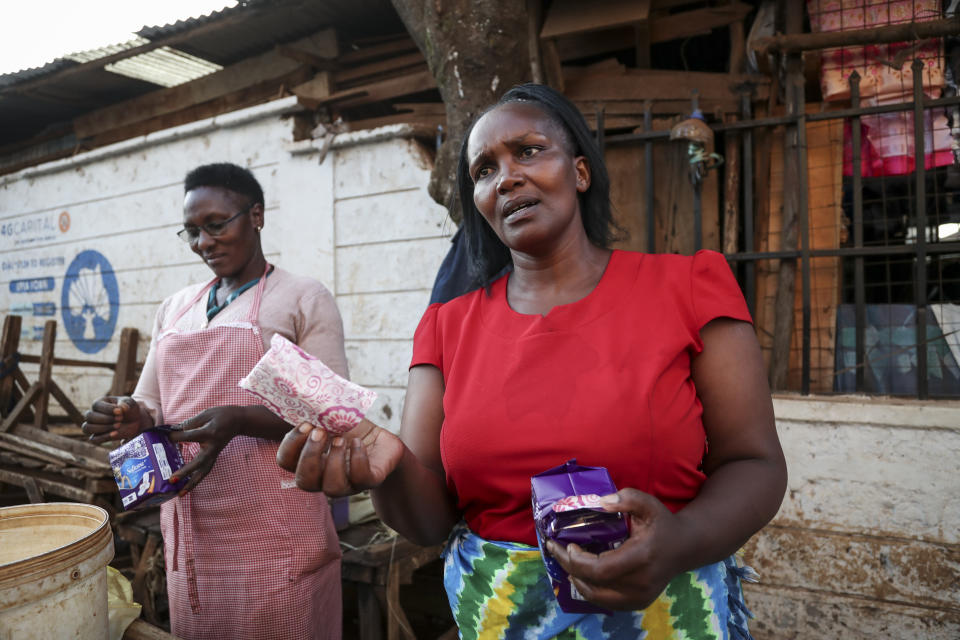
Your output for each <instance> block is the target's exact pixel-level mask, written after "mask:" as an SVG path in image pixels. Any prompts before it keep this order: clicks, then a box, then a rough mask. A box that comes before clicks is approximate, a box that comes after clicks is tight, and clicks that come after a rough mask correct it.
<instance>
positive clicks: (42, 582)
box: [0, 502, 113, 640]
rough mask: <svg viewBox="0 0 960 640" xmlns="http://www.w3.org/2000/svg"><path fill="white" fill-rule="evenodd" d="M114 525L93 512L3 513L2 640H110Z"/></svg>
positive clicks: (65, 506)
mask: <svg viewBox="0 0 960 640" xmlns="http://www.w3.org/2000/svg"><path fill="white" fill-rule="evenodd" d="M112 559H113V531H112V530H111V529H110V518H109V516H108V515H107V512H106V511H104V510H103V509H101V508H100V507H95V506H93V505H89V504H77V503H68V502H51V503H43V504H27V505H19V506H15V507H3V508H0V640H21V639H24V638H27V639H30V640H47V639H49V640H54V639H57V640H59V639H61V638H63V639H66V638H83V639H86V638H97V639H100V638H107V637H108V636H109V626H108V619H107V572H106V566H107V565H108V564H109V563H110V561H111V560H112Z"/></svg>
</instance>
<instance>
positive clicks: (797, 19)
mask: <svg viewBox="0 0 960 640" xmlns="http://www.w3.org/2000/svg"><path fill="white" fill-rule="evenodd" d="M783 4H784V5H785V9H786V31H787V33H799V32H800V31H801V29H802V28H803V4H802V3H797V2H786V3H783ZM786 67H787V77H786V83H785V87H784V88H785V89H786V107H787V115H797V114H800V113H803V112H804V108H805V107H804V104H803V84H804V78H803V58H802V56H801V55H800V54H799V53H790V54H787V64H786ZM798 136H799V131H798V127H797V126H795V125H790V126H788V127H787V131H786V135H785V136H784V138H783V175H784V181H783V222H782V224H783V226H782V236H781V243H780V248H781V250H784V251H787V250H791V249H796V248H797V238H798V229H797V224H798V220H799V218H800V203H801V199H802V198H801V194H800V188H801V185H802V182H801V181H800V180H793V179H790V180H788V179H787V176H796V175H798V173H799V172H800V171H806V170H807V168H806V167H801V166H800V163H799V159H800V153H799V148H798V145H799V139H798ZM796 277H797V261H796V259H794V258H783V259H781V260H780V270H779V273H778V274H777V294H776V301H775V303H774V324H773V346H772V350H771V354H770V372H769V380H770V388H771V389H773V390H782V389H785V388H786V386H787V372H788V371H789V368H790V339H791V337H792V334H793V306H794V295H795V288H796Z"/></svg>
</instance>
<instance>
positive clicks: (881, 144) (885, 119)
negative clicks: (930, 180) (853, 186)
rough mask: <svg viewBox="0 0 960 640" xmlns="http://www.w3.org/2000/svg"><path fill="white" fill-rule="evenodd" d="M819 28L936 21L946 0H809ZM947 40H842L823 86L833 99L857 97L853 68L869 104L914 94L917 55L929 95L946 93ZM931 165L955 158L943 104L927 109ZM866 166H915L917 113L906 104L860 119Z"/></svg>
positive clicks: (832, 52)
mask: <svg viewBox="0 0 960 640" xmlns="http://www.w3.org/2000/svg"><path fill="white" fill-rule="evenodd" d="M807 12H808V14H809V15H810V28H811V31H813V32H829V31H848V30H854V29H868V28H870V27H879V26H885V25H892V24H904V23H910V22H925V21H928V20H936V19H938V18H940V17H941V15H940V1H939V0H807ZM942 49H943V43H942V40H941V39H940V38H932V39H929V40H922V41H919V42H916V43H913V42H895V43H890V44H880V45H866V46H855V47H838V48H834V49H827V50H825V51H823V53H822V55H821V66H820V85H821V89H822V92H823V100H824V101H826V102H834V101H841V102H843V101H847V100H849V99H850V85H849V79H850V74H852V73H853V72H854V71H856V72H857V73H858V74H860V96H861V105H862V106H872V105H884V104H894V103H899V102H910V101H912V100H913V69H912V68H911V65H912V64H913V61H914V59H915V58H919V59H920V60H922V61H923V64H924V66H923V70H922V72H921V74H922V75H921V82H922V86H923V92H924V94H925V95H926V96H927V97H928V98H939V97H940V94H941V91H942V89H943V86H944V75H943V52H942ZM924 120H925V121H924V149H925V157H924V166H925V167H926V168H928V169H930V168H933V167H939V166H943V165H948V164H950V163H952V162H953V153H952V152H951V150H950V143H951V138H950V130H949V128H948V127H947V120H946V117H945V116H944V114H943V110H942V109H938V110H926V112H925V114H924ZM860 121H861V127H862V129H861V134H862V140H863V147H862V148H861V154H862V159H861V167H862V175H863V176H864V177H871V176H885V175H887V176H892V175H904V174H907V173H911V172H913V169H914V164H915V163H914V158H915V153H914V136H913V113H912V112H911V111H900V112H894V113H884V114H877V115H869V116H863V117H862V118H861V120H860ZM849 129H850V127H849V125H847V127H846V131H845V134H844V147H845V148H844V152H845V153H844V163H843V174H844V175H846V176H849V175H852V174H853V168H852V164H851V162H850V160H849V157H850V153H851V151H852V147H851V137H850V131H849Z"/></svg>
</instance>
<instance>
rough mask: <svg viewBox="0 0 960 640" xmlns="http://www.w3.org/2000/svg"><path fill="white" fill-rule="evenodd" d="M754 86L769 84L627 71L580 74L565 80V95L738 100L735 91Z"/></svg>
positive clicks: (742, 77)
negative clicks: (693, 93) (696, 94)
mask: <svg viewBox="0 0 960 640" xmlns="http://www.w3.org/2000/svg"><path fill="white" fill-rule="evenodd" d="M747 83H755V84H756V85H757V86H758V88H760V87H764V86H766V85H767V84H768V83H769V79H768V78H766V77H765V76H751V75H746V74H729V73H705V72H696V71H663V70H654V69H630V70H628V71H627V73H624V74H617V75H599V74H596V75H593V74H591V75H582V76H577V77H572V78H567V79H566V82H565V84H566V90H565V91H564V93H565V95H566V96H567V97H568V98H570V99H571V100H593V101H597V102H600V101H605V100H633V101H643V100H683V99H689V98H690V92H691V90H692V89H697V91H698V92H699V94H700V96H701V97H702V98H706V99H718V98H720V99H729V98H735V99H739V93H738V91H737V88H738V87H739V86H740V85H743V84H747Z"/></svg>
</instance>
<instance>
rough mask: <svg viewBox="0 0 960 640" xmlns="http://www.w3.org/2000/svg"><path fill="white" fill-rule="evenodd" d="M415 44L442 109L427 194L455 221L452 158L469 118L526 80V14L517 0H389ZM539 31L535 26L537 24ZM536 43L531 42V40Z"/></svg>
mask: <svg viewBox="0 0 960 640" xmlns="http://www.w3.org/2000/svg"><path fill="white" fill-rule="evenodd" d="M392 2H393V6H394V8H395V9H396V10H397V13H398V14H399V15H400V19H401V20H403V23H404V25H405V26H406V28H407V31H408V32H409V33H410V36H411V37H412V38H413V40H414V41H415V42H416V43H417V46H418V47H420V51H422V52H423V55H424V57H425V58H426V59H427V65H428V66H429V67H430V72H431V73H433V76H434V78H435V79H436V81H437V87H438V89H439V90H440V97H441V98H442V99H443V103H444V105H445V107H446V115H447V130H446V131H445V132H444V142H443V145H442V146H441V147H440V150H439V152H438V153H437V160H436V163H435V164H434V167H433V173H432V175H431V176H430V185H429V193H430V196H431V197H432V198H433V199H434V200H436V201H437V202H438V203H439V204H441V205H443V206H445V207H447V208H448V209H449V211H450V217H451V218H453V220H454V221H455V222H457V223H459V222H460V209H459V203H457V202H455V199H454V198H452V197H451V196H455V195H456V170H457V157H458V155H459V152H460V143H461V138H462V137H463V133H464V131H465V130H466V128H467V126H469V124H470V122H471V120H473V118H474V117H476V115H477V114H478V113H480V112H481V111H482V110H483V109H484V108H485V107H487V106H489V105H490V104H491V103H493V102H495V101H496V100H497V98H499V97H500V96H501V95H502V94H503V92H504V91H506V90H507V89H509V88H510V87H512V86H514V85H516V84H520V83H523V82H528V81H529V80H530V78H531V62H530V60H531V55H530V49H531V42H530V37H529V30H530V24H529V14H528V12H527V10H526V7H527V4H528V3H525V2H518V1H517V0H484V1H483V2H477V1H476V0H392ZM537 31H539V25H537ZM532 45H533V46H536V42H534V43H532Z"/></svg>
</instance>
